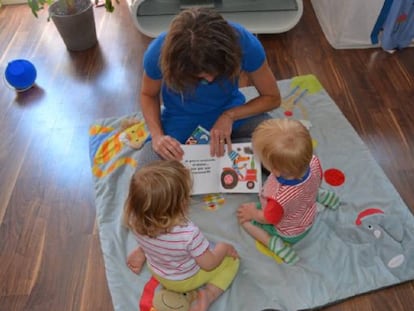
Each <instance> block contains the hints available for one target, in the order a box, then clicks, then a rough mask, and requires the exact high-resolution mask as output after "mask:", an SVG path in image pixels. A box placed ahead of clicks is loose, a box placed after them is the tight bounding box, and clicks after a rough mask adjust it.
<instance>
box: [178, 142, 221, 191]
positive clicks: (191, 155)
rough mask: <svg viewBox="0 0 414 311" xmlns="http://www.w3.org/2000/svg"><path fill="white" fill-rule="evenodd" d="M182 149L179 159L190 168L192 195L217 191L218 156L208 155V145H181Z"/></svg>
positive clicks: (218, 189)
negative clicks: (181, 157)
mask: <svg viewBox="0 0 414 311" xmlns="http://www.w3.org/2000/svg"><path fill="white" fill-rule="evenodd" d="M181 147H182V148H183V150H184V156H183V160H182V161H181V162H182V163H183V164H184V165H185V166H186V167H188V168H189V169H190V170H191V174H192V177H193V192H192V194H193V195H196V194H206V193H218V192H220V188H219V182H218V181H219V178H220V177H219V161H218V160H219V158H216V157H212V156H210V145H181Z"/></svg>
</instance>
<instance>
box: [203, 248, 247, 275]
mask: <svg viewBox="0 0 414 311" xmlns="http://www.w3.org/2000/svg"><path fill="white" fill-rule="evenodd" d="M227 256H230V257H233V258H234V259H237V258H239V254H238V253H237V251H236V249H235V248H234V246H233V245H231V244H228V243H224V242H219V243H217V244H216V245H215V247H214V249H212V250H211V249H207V250H206V251H205V252H204V253H203V254H202V255H200V256H198V257H196V258H195V261H196V262H197V264H198V265H199V266H200V267H201V269H203V270H205V271H211V270H214V269H215V268H217V267H218V266H219V265H220V264H221V262H222V261H223V259H224V258H225V257H227Z"/></svg>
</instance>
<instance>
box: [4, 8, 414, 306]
mask: <svg viewBox="0 0 414 311" xmlns="http://www.w3.org/2000/svg"><path fill="white" fill-rule="evenodd" d="M304 2H305V3H304V5H305V9H304V16H303V18H302V20H301V21H300V22H299V24H298V25H297V26H296V27H295V28H294V29H292V30H291V31H289V32H288V33H285V34H277V35H263V36H260V39H261V40H262V42H263V44H264V46H265V48H266V51H267V53H268V58H269V62H270V65H271V68H272V70H273V72H274V74H275V75H276V78H277V79H279V80H280V79H288V78H291V77H293V76H296V75H303V74H314V75H316V76H317V77H318V79H319V80H320V81H321V83H322V85H324V87H325V88H326V90H327V91H328V93H329V94H330V95H331V97H332V98H333V99H334V100H335V102H336V103H337V104H338V106H339V107H340V109H341V110H342V111H343V113H344V114H345V116H346V117H347V118H348V120H349V121H350V123H351V124H352V125H353V126H354V127H355V129H356V131H357V132H358V134H359V135H360V136H361V137H362V139H363V140H364V141H365V143H366V144H367V145H368V147H369V149H370V150H371V151H372V154H373V156H374V157H375V159H376V160H377V161H378V163H379V164H380V165H381V167H382V168H383V169H384V171H385V173H386V174H387V176H388V177H389V179H390V180H391V182H392V183H393V184H394V185H395V187H396V188H397V190H398V191H399V193H400V194H401V196H402V198H403V199H404V201H405V202H406V203H407V205H408V206H409V207H410V208H411V210H412V211H414V191H413V185H414V152H413V151H414V106H413V105H414V49H405V50H403V51H400V52H398V53H395V54H393V55H391V54H388V53H386V52H384V51H382V50H381V49H365V50H334V49H333V48H331V47H330V46H329V44H328V43H327V41H326V40H325V37H324V35H323V33H322V31H321V29H320V26H319V24H318V22H317V20H316V18H315V15H314V12H313V9H312V6H311V5H310V3H309V0H305V1H304ZM95 17H96V26H97V32H98V37H99V45H98V46H96V47H95V48H92V49H90V50H88V51H86V52H77V53H69V52H68V51H67V50H66V48H65V46H64V45H63V42H62V41H61V39H60V37H59V35H58V33H57V30H56V28H55V27H54V25H53V24H52V22H50V23H48V22H47V21H46V13H44V14H41V15H40V18H39V20H36V19H35V18H34V17H33V16H31V13H30V11H29V9H28V8H27V7H26V6H25V5H20V6H6V7H4V6H3V7H2V8H1V9H0V67H1V68H0V69H1V70H2V72H3V71H4V69H5V67H6V65H7V62H8V61H10V60H12V59H16V58H27V59H30V60H31V61H32V62H33V63H34V64H35V65H36V68H37V70H38V78H37V85H38V87H37V88H34V89H32V90H30V91H28V92H26V93H22V94H19V95H17V94H16V93H15V92H14V91H13V90H11V89H9V88H7V87H5V86H4V84H3V83H0V90H1V91H0V125H1V126H0V180H1V185H0V223H1V226H0V310H1V311H13V310H19V311H20V310H31V311H35V310H39V311H52V310H53V311H57V310H59V311H65V310H88V311H89V310H99V311H109V310H113V307H112V303H111V297H110V294H109V291H108V287H107V284H106V279H105V272H104V265H103V259H102V254H101V250H100V244H99V238H98V232H97V228H96V224H95V206H94V189H93V184H92V178H91V173H90V170H89V159H88V135H87V133H88V126H89V124H91V123H92V121H94V120H96V119H98V118H103V117H110V116H119V115H124V114H128V113H132V112H134V111H136V110H137V109H138V101H137V99H138V93H139V89H140V85H141V75H142V66H141V61H142V55H143V52H144V50H145V48H146V47H147V45H148V43H149V42H150V38H147V37H145V36H143V35H142V34H140V33H139V32H138V30H137V29H136V28H135V26H134V25H133V23H132V18H131V17H130V15H129V11H128V9H127V5H126V3H125V2H124V1H121V4H120V5H118V6H117V7H116V11H115V12H114V13H113V14H108V13H106V12H104V9H103V8H98V9H96V10H95ZM338 273H341V271H338ZM413 306H414V282H409V283H405V284H402V285H399V286H395V287H392V288H388V289H384V290H379V291H376V292H374V293H369V294H365V295H361V296H359V297H356V298H352V299H348V300H346V301H344V302H342V303H338V304H335V305H332V306H329V307H326V308H325V310H332V311H333V310H335V311H339V310H341V311H351V310H358V311H361V310H363V311H374V310H375V311H392V310H395V311H404V310H406V311H408V310H413V308H414V307H413ZM229 310H231V308H230V309H229ZM128 311H129V310H128ZM252 311H259V310H252Z"/></svg>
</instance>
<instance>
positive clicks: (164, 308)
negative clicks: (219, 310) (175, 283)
mask: <svg viewBox="0 0 414 311" xmlns="http://www.w3.org/2000/svg"><path fill="white" fill-rule="evenodd" d="M158 287H159V282H158V281H157V279H155V278H154V277H151V278H150V279H149V281H148V282H147V283H146V284H145V286H144V290H143V291H142V295H141V299H140V301H139V310H140V311H187V310H189V309H190V305H191V303H192V302H193V301H194V300H195V299H196V298H197V291H191V292H188V293H177V292H172V291H169V290H166V289H164V288H162V289H160V290H158V291H157V290H156V289H157V288H158Z"/></svg>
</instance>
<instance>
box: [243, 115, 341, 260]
mask: <svg viewBox="0 0 414 311" xmlns="http://www.w3.org/2000/svg"><path fill="white" fill-rule="evenodd" d="M252 145H253V149H254V152H255V153H256V154H257V155H258V157H259V158H260V160H261V162H262V165H263V166H264V167H265V168H266V169H267V170H268V171H269V172H270V173H271V174H270V175H269V176H268V178H267V180H266V182H265V183H264V185H263V187H262V189H261V193H260V196H259V199H260V200H259V202H258V203H244V204H242V205H241V206H240V207H239V208H238V210H237V217H238V220H239V223H240V224H241V225H242V227H243V228H244V229H245V230H246V231H247V232H248V233H249V234H250V235H251V236H252V237H253V238H255V239H256V240H257V241H259V242H261V243H262V244H264V245H265V246H267V247H268V248H269V250H271V251H272V252H273V253H275V254H276V255H277V256H279V257H280V258H281V259H282V260H283V261H284V262H285V263H287V264H295V263H296V262H297V261H298V260H299V257H298V255H297V254H296V252H295V250H294V249H293V248H292V245H293V244H295V243H296V242H298V241H299V240H301V239H302V238H303V237H304V236H305V235H306V234H307V233H308V232H309V230H310V229H311V227H312V225H313V223H314V220H315V216H316V213H317V201H323V202H324V203H326V202H327V199H328V198H330V199H329V203H330V205H331V206H330V207H331V208H336V207H337V206H338V205H339V198H338V197H337V196H336V195H335V194H334V193H333V192H329V191H322V190H321V191H320V190H319V187H320V185H321V181H322V168H321V164H320V162H319V159H318V157H317V156H315V155H314V154H313V146H312V139H311V136H310V133H309V131H308V130H307V129H306V127H305V126H304V125H303V124H302V123H301V122H300V121H298V120H293V119H287V118H285V119H270V120H266V121H263V122H262V123H261V124H260V125H259V126H258V127H257V128H256V129H255V131H254V132H253V136H252ZM331 199H332V200H331Z"/></svg>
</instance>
